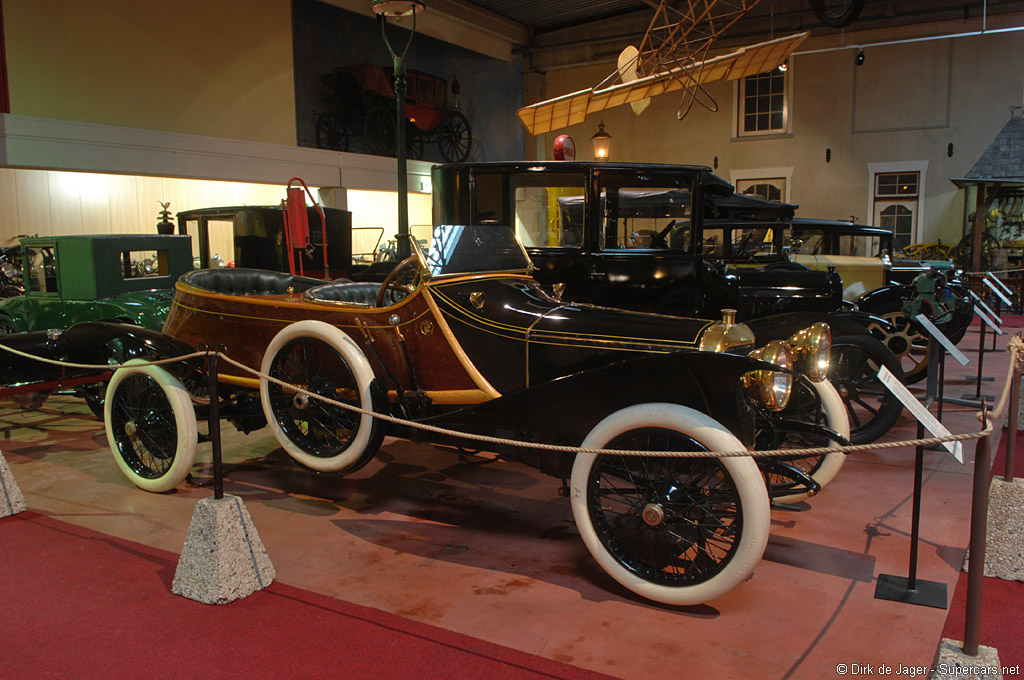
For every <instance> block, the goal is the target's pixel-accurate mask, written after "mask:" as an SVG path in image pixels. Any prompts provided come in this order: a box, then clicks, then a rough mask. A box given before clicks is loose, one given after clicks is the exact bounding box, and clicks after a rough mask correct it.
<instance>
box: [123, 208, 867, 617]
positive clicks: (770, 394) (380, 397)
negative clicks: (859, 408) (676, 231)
mask: <svg viewBox="0 0 1024 680" xmlns="http://www.w3.org/2000/svg"><path fill="white" fill-rule="evenodd" d="M434 231H435V233H434V241H433V243H432V246H431V248H430V250H429V251H428V252H424V251H422V250H421V249H420V248H419V246H418V244H415V243H413V244H412V249H413V252H414V255H413V256H411V257H409V258H407V259H406V260H404V261H403V262H401V263H399V264H398V265H397V266H396V267H395V269H394V270H393V271H392V272H391V274H390V275H389V276H388V277H387V279H386V280H385V281H384V282H383V283H382V284H375V283H360V282H352V281H337V282H333V283H324V282H323V281H318V280H315V279H309V278H304V277H299V276H295V275H291V274H284V273H277V272H267V271H259V270H247V269H219V270H218V269H206V270H196V271H194V272H190V273H189V274H186V275H185V276H184V277H183V278H182V279H181V280H180V281H179V282H178V284H177V294H176V297H175V302H174V305H173V306H172V309H171V312H170V314H169V316H168V320H167V324H166V325H165V327H164V333H165V335H166V340H167V343H169V344H173V345H174V348H175V350H176V351H179V352H181V353H185V352H187V351H188V350H189V349H190V348H192V347H199V346H201V345H204V344H205V345H207V346H216V345H223V346H224V347H225V350H226V352H227V354H228V355H229V356H230V357H232V359H233V360H235V361H238V362H240V364H241V365H243V366H250V367H254V368H255V367H259V368H260V370H261V372H262V376H258V375H256V374H253V373H249V372H248V371H246V370H244V369H243V368H241V367H240V366H238V365H236V364H230V365H229V364H226V363H224V362H221V364H220V367H219V370H218V371H217V379H218V382H217V385H218V390H217V392H218V394H217V397H218V400H217V407H218V413H219V414H220V415H221V416H223V417H225V418H227V419H229V420H230V421H231V422H233V423H235V424H236V426H238V427H239V428H240V429H242V430H244V431H249V430H252V429H256V428H258V427H261V426H262V425H263V423H267V424H269V426H270V429H271V431H272V432H273V434H274V436H275V437H276V438H277V440H278V442H279V443H280V444H281V446H282V447H283V448H284V449H285V451H287V453H288V454H289V455H290V456H292V458H294V459H295V460H296V461H298V462H300V463H301V464H303V465H305V466H307V467H309V468H312V469H314V470H317V471H321V472H339V473H340V472H347V471H352V470H356V469H358V468H359V467H361V466H362V465H364V464H366V463H367V462H368V461H369V460H370V459H371V458H372V457H373V456H374V454H375V452H376V450H377V448H378V447H379V446H380V444H381V441H382V439H383V437H384V435H385V434H390V435H395V436H402V437H408V438H416V439H426V440H430V441H435V442H441V443H449V444H455V445H460V446H465V447H466V448H475V449H480V448H484V449H487V450H490V451H495V452H497V453H499V454H500V455H501V456H502V457H506V458H511V459H514V460H519V461H522V462H525V463H527V464H530V465H533V466H535V467H537V468H538V469H540V470H542V471H543V472H546V473H548V474H551V475H554V476H556V477H558V478H560V479H562V480H563V482H564V484H563V485H564V488H565V489H566V490H567V492H568V494H569V495H570V497H571V501H572V508H573V513H574V516H575V518H576V522H577V525H578V526H579V529H580V533H581V534H582V536H583V538H584V541H585V543H586V545H587V547H588V548H589V550H590V551H591V553H592V554H593V555H594V557H595V559H596V560H597V561H598V562H599V563H600V565H601V566H602V567H603V568H604V569H605V570H606V571H607V572H608V573H609V574H610V575H612V576H613V577H614V578H615V579H616V580H617V581H619V582H620V583H622V584H623V585H624V586H625V587H627V588H629V589H631V590H633V591H635V592H637V593H639V594H641V595H642V596H644V597H648V598H651V599H653V600H657V601H659V602H666V603H672V604H692V603H696V602H703V601H706V600H709V599H712V598H714V597H717V596H718V595H721V594H722V593H724V592H726V591H728V590H729V589H731V588H733V587H735V586H737V585H738V584H740V583H742V581H743V580H745V579H746V578H747V577H748V576H749V574H750V572H751V570H752V569H753V568H754V566H755V565H756V563H757V562H758V560H759V559H760V556H761V553H762V552H763V550H764V548H765V543H766V541H767V534H768V523H769V520H768V509H769V489H770V495H771V497H773V498H775V499H779V500H786V499H794V498H800V497H804V496H806V495H807V494H809V493H813V492H815V491H816V490H817V489H818V488H820V486H822V485H823V484H824V483H825V482H827V478H830V477H831V476H834V475H835V473H836V471H837V470H838V466H839V465H841V464H842V459H843V454H842V453H840V452H836V453H830V454H828V455H824V456H821V455H818V456H810V457H808V456H803V457H799V458H796V457H789V458H788V459H771V460H768V459H765V461H764V462H763V464H762V465H761V467H759V465H758V463H755V462H754V460H753V459H752V458H750V457H747V456H743V457H726V458H710V457H707V456H704V457H675V456H670V455H665V454H664V452H709V451H747V450H749V448H754V447H757V448H761V449H767V448H776V447H784V448H792V447H793V446H794V445H796V446H800V445H803V444H815V445H826V446H827V445H829V443H832V444H837V443H841V442H844V441H846V435H847V434H848V432H849V429H848V428H849V425H848V422H847V419H846V416H845V412H844V408H843V403H842V401H841V399H840V398H839V396H838V394H837V392H836V390H835V388H834V387H832V385H831V384H830V383H829V382H828V380H827V379H826V378H825V374H826V371H827V367H828V356H829V333H828V329H827V327H825V326H823V325H820V324H819V325H811V326H808V327H798V326H796V325H795V324H794V319H792V318H787V319H775V320H773V323H776V324H778V325H777V326H776V328H775V329H774V331H775V332H776V333H782V332H786V333H790V335H788V336H786V337H787V339H786V340H784V341H783V340H774V341H772V342H769V343H766V344H765V345H763V346H761V347H756V348H755V340H754V336H753V334H752V333H751V332H750V330H749V328H747V327H746V326H745V325H743V324H737V323H735V322H734V320H733V319H732V318H731V316H729V317H728V318H725V319H723V320H721V321H709V320H705V319H685V318H679V317H668V316H662V315H651V314H644V313H638V312H629V311H623V310H617V309H610V308H605V307H595V306H591V305H581V304H578V303H567V302H561V301H559V300H557V299H555V298H553V297H551V296H549V295H548V294H547V293H545V292H544V290H543V289H542V288H541V286H540V285H539V284H538V283H537V282H536V281H535V280H534V279H533V278H531V276H530V275H529V269H530V262H529V260H528V258H527V257H526V254H525V253H524V251H523V250H522V247H521V246H520V244H519V243H518V242H517V241H516V239H515V236H514V234H513V233H512V231H511V230H510V229H509V228H508V227H504V226H493V225H489V226H440V227H436V228H435V230H434ZM786 326H788V328H785V330H784V327H786ZM156 354H157V355H158V356H159V355H160V353H159V352H157V353H156ZM205 366H206V363H205V361H204V360H199V361H196V360H193V361H189V362H179V363H170V364H166V365H164V366H156V365H144V364H140V363H129V364H128V365H127V366H126V367H124V368H121V369H119V370H118V371H117V372H116V373H115V374H114V377H113V379H112V380H111V382H110V385H109V388H108V390H107V399H106V405H105V424H106V430H107V438H108V440H109V442H110V446H111V450H112V452H113V454H114V458H115V460H116V461H117V464H118V466H119V467H120V468H121V469H122V471H123V472H124V473H125V474H126V475H127V476H128V477H129V478H130V479H131V480H132V482H133V483H135V484H136V485H137V486H139V487H140V488H143V489H147V490H150V491H165V490H168V489H171V488H174V487H175V486H176V485H177V484H179V483H180V482H181V481H182V480H183V479H185V476H186V475H187V473H188V470H189V468H190V467H191V465H192V461H193V459H194V456H195V451H196V444H197V441H199V439H201V438H203V439H205V435H200V434H198V429H197V421H198V420H204V419H208V418H210V411H209V407H210V403H211V398H210V395H211V392H209V391H206V390H203V389H200V388H199V386H201V385H203V384H206V381H205V380H204V378H205V377H206V376H204V375H203V374H204V369H205ZM277 381H280V382H277ZM323 398H327V399H331V400H334V401H332V402H325V401H322V399H323ZM204 400H205V401H204ZM353 407H359V408H361V409H364V410H363V411H359V412H353V411H352V410H350V409H351V408H353ZM370 411H372V412H373V413H377V414H383V415H385V416H388V417H391V418H397V419H400V420H399V422H394V421H390V420H388V421H384V420H381V419H380V418H377V417H374V416H373V415H372V414H371V413H370ZM421 426H430V427H433V428H443V429H442V430H440V431H438V430H436V429H434V430H429V431H428V430H423V429H420V427H421ZM471 435H481V436H487V437H492V438H500V439H498V440H488V441H483V442H481V441H477V440H472V439H469V438H468V437H469V436H471ZM504 440H508V441H504ZM580 445H582V446H583V447H585V448H587V449H591V450H588V451H583V452H577V451H575V450H574V449H573V448H571V447H578V446H580ZM538 446H554V447H570V448H567V449H557V448H556V449H553V450H546V449H540V448H537V447H538ZM594 449H612V450H616V451H620V452H621V451H635V452H639V453H637V454H635V455H633V454H626V453H621V454H601V453H598V452H595V451H594ZM659 454H661V455H659ZM766 481H767V483H768V485H769V486H768V487H766Z"/></svg>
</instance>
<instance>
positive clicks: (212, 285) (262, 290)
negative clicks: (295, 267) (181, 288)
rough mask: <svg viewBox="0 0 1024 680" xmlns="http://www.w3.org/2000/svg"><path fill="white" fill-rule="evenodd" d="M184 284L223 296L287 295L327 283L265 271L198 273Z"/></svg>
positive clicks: (188, 275) (186, 277) (192, 273)
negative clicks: (289, 292) (290, 289)
mask: <svg viewBox="0 0 1024 680" xmlns="http://www.w3.org/2000/svg"><path fill="white" fill-rule="evenodd" d="M179 281H181V282H182V283H185V284H188V285H190V286H195V287H196V288H202V289H203V290H208V291H211V292H213V293H220V294H221V295H283V294H285V293H287V292H288V289H289V288H292V289H293V290H294V292H296V293H302V292H304V291H307V290H309V289H310V288H313V287H314V286H320V285H322V284H323V281H321V280H320V279H311V278H308V277H305V276H295V275H294V274H286V273H283V272H272V271H267V270H264V269H241V268H228V269H194V270H192V271H190V272H186V273H185V274H183V275H182V277H181V278H180V279H179Z"/></svg>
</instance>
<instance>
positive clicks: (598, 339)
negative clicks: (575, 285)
mask: <svg viewBox="0 0 1024 680" xmlns="http://www.w3.org/2000/svg"><path fill="white" fill-rule="evenodd" d="M429 292H430V296H431V299H432V300H433V301H434V302H435V304H436V305H437V307H438V310H439V311H440V313H441V316H442V317H443V318H444V320H445V322H446V323H447V325H448V327H449V328H450V330H451V331H452V334H453V335H454V337H455V339H456V340H457V342H458V344H459V345H460V347H461V348H462V350H463V351H464V352H465V353H466V355H467V356H468V357H469V359H470V360H471V361H472V362H473V364H474V365H476V366H477V368H479V369H480V371H481V372H482V373H483V374H484V375H485V376H487V377H488V380H490V381H491V382H492V384H494V385H495V387H496V388H497V389H498V390H499V391H506V390H509V389H516V388H520V387H524V386H526V385H528V384H530V383H537V382H540V381H544V380H552V379H555V378H559V377H562V376H565V375H569V374H572V373H576V372H579V371H582V370H587V369H589V368H593V367H596V366H601V365H605V364H607V363H608V362H609V361H613V360H618V359H623V358H628V357H630V356H637V355H639V354H652V353H661V354H665V353H669V352H675V351H685V350H694V349H697V348H698V346H699V344H700V339H701V336H702V335H703V334H704V332H705V331H706V330H707V329H708V328H710V327H712V326H713V325H714V324H715V323H716V322H715V321H709V320H707V319H689V318H681V317H674V316H663V315H660V314H646V313H642V312H630V311H624V310H619V309H611V308H608V307H597V306H594V305H582V304H575V303H563V302H560V301H558V300H555V299H553V298H551V297H549V296H548V295H547V294H545V293H544V292H543V290H542V289H541V288H540V286H539V284H537V283H536V282H535V281H533V280H532V279H529V278H528V277H521V278H520V277H517V278H490V277H479V278H475V279H465V280H456V281H451V282H436V283H433V284H432V285H431V286H430V287H429Z"/></svg>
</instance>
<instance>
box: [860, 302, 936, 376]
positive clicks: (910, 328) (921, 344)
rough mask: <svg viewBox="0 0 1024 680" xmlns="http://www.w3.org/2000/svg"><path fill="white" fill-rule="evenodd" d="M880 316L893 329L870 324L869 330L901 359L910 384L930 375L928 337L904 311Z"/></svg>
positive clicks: (904, 374)
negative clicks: (888, 329) (890, 330)
mask: <svg viewBox="0 0 1024 680" xmlns="http://www.w3.org/2000/svg"><path fill="white" fill-rule="evenodd" d="M880 316H881V317H882V318H883V319H885V320H886V321H888V322H889V323H890V324H891V325H892V327H893V331H892V332H888V331H887V330H886V329H883V328H881V327H879V326H878V325H876V324H871V325H870V326H868V330H869V331H871V334H872V335H874V336H875V337H876V338H878V339H879V340H881V341H882V343H883V344H885V346H886V347H888V348H889V351H891V352H892V353H893V354H895V355H896V358H897V359H899V362H900V367H901V368H902V369H903V376H904V378H905V380H906V383H907V384H908V385H909V384H911V383H915V382H918V381H920V380H923V379H924V378H925V377H926V376H927V375H928V338H926V337H925V336H924V335H922V334H921V333H920V332H919V331H918V330H917V329H916V328H915V327H914V325H913V324H912V323H910V319H909V318H908V317H907V315H906V314H904V313H903V312H902V311H890V312H886V313H884V314H881V315H880Z"/></svg>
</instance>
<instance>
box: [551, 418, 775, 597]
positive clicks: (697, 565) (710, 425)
mask: <svg viewBox="0 0 1024 680" xmlns="http://www.w3.org/2000/svg"><path fill="white" fill-rule="evenodd" d="M687 438H688V439H687ZM690 440H692V441H690ZM694 443H695V444H694ZM682 444H685V445H683V446H680V445H682ZM582 446H583V447H586V448H621V449H635V450H644V449H646V450H676V449H678V450H684V449H689V450H706V451H737V450H743V449H744V446H743V444H742V443H740V441H739V440H738V439H737V438H736V437H735V436H734V435H733V434H732V433H730V432H729V431H728V430H726V429H725V428H724V427H723V426H722V425H720V424H719V423H718V422H716V421H715V420H714V419H712V418H711V417H709V416H708V415H706V414H703V413H700V412H699V411H695V410H693V409H691V408H688V407H685V406H680V405H678V404H663V403H654V404H638V405H635V406H630V407H628V408H624V409H621V410H619V411H616V412H615V413H613V414H611V415H609V416H608V417H607V418H605V419H604V420H602V421H601V422H600V423H598V424H597V425H596V426H595V427H594V429H593V430H591V431H590V434H588V435H587V438H586V439H585V440H584V441H583V444H582ZM622 466H628V468H629V470H628V473H626V474H622V475H617V474H616V469H617V468H620V467H622ZM639 468H643V469H642V470H640V469H639ZM636 474H638V475H639V476H642V477H645V480H650V481H653V482H655V483H653V484H646V485H643V486H645V487H647V488H649V489H654V488H655V487H658V486H661V487H663V488H662V491H657V492H656V493H647V494H644V493H640V492H639V489H640V486H642V485H639V483H637V488H636V491H637V493H636V496H635V497H633V498H630V501H631V502H632V505H631V507H632V508H633V509H634V510H635V508H636V504H637V503H642V504H643V507H644V509H645V511H649V512H645V513H644V515H648V516H646V517H645V518H643V519H641V518H640V517H638V516H637V515H636V513H635V511H634V512H628V511H626V509H625V505H623V510H624V511H623V512H621V513H616V512H615V510H614V507H610V506H614V505H615V504H616V503H617V502H618V501H617V498H616V497H623V498H625V497H626V494H625V493H623V492H622V491H621V490H619V482H621V481H622V480H623V479H625V478H630V479H632V478H633V476H634V475H636ZM613 478H615V479H616V481H615V482H613V481H612V480H613ZM670 481H673V482H676V483H674V484H667V482H670ZM680 481H682V484H679V482H680ZM613 483H614V484H615V488H616V489H617V491H616V493H615V494H610V495H604V494H603V493H602V491H603V490H604V489H608V488H610V486H611V485H612V484H613ZM571 487H572V494H571V496H572V510H573V516H574V517H575V519H576V526H577V528H578V529H579V532H580V535H581V536H582V537H583V542H584V543H585V544H586V546H587V549H588V550H589V551H590V554H591V555H593V556H594V559H595V560H597V562H598V564H599V565H600V566H601V568H602V569H604V570H605V571H606V572H607V573H608V574H609V575H610V576H611V577H612V578H614V579H615V580H616V581H618V582H619V583H620V584H622V585H623V586H625V587H626V588H628V589H629V590H631V591H633V592H634V593H637V594H638V595H641V596H643V597H646V598H648V599H651V600H654V601H656V602H663V603H665V604H672V605H693V604H700V603H703V602H708V601H710V600H713V599H715V598H717V597H720V596H721V595H724V594H725V593H727V592H729V591H730V590H732V589H733V588H735V587H736V586H738V585H739V584H740V583H742V582H743V581H744V580H746V579H747V577H749V576H750V574H751V572H753V570H754V567H755V566H756V565H757V563H758V562H759V561H760V560H761V557H762V555H763V554H764V550H765V546H766V545H767V543H768V532H769V504H768V494H767V491H766V490H765V485H764V480H763V479H762V477H761V473H760V471H759V470H758V468H757V465H756V464H755V463H754V461H753V459H751V458H747V457H735V458H717V459H714V458H662V459H657V458H651V457H644V456H622V457H618V456H603V455H597V454H585V453H579V454H577V455H576V459H575V462H574V464H573V469H572V482H571ZM665 489H668V491H664V490H665ZM663 491H664V495H659V494H662V492H663ZM641 497H642V498H641ZM686 513H690V516H689V517H688V516H686ZM710 513H713V514H714V518H715V521H714V522H712V523H711V524H710V525H709V526H713V527H714V529H713V530H708V529H707V527H705V526H702V525H701V524H700V523H699V521H697V520H698V519H700V518H705V517H707V516H708V515H709V514H710ZM695 518H696V519H695ZM613 525H614V526H613ZM680 537H682V538H680ZM627 538H628V539H629V540H630V544H629V545H626V544H625V543H624V540H626V539H627ZM684 541H685V542H686V545H683V543H684ZM666 547H667V548H668V549H669V550H670V552H671V553H675V554H674V555H673V554H665V553H663V552H660V551H659V550H657V548H661V549H664V548H666ZM646 551H649V553H650V554H649V555H645V554H640V553H645V552H646ZM655 553H657V554H655ZM664 558H671V559H668V560H665V559H664ZM663 562H664V563H663Z"/></svg>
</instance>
